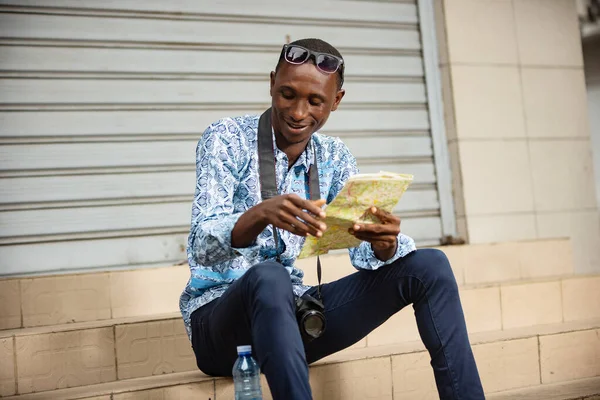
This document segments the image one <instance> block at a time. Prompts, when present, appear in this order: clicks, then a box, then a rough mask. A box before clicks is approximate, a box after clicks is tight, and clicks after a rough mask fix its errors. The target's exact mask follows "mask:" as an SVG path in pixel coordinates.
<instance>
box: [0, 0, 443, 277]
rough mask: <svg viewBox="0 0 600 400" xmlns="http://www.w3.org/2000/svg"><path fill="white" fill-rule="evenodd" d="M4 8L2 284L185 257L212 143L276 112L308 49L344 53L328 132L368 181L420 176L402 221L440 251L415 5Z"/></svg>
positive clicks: (220, 2)
mask: <svg viewBox="0 0 600 400" xmlns="http://www.w3.org/2000/svg"><path fill="white" fill-rule="evenodd" d="M0 6H2V7H1V8H0V38H1V40H0V42H1V43H0V193H2V195H1V197H0V275H1V274H23V273H33V272H50V271H59V270H63V271H64V270H86V269H93V268H100V269H102V268H113V267H126V266H150V265H158V264H169V263H173V262H176V261H180V260H183V259H184V258H185V240H186V236H187V231H188V229H189V220H190V209H191V199H192V195H193V191H194V187H195V173H194V161H195V148H196V143H197V141H198V139H199V138H200V136H201V134H202V132H203V131H204V130H205V129H206V127H207V126H208V125H209V124H211V123H213V122H215V121H216V120H218V119H220V118H223V117H232V116H239V115H244V114H258V113H260V112H262V111H263V110H264V109H265V108H266V107H268V104H269V103H270V98H269V95H268V88H269V84H268V75H269V72H270V71H271V70H272V69H274V67H275V64H276V63H277V58H278V56H279V50H280V48H281V46H282V44H283V43H285V42H286V41H288V40H295V39H298V38H301V37H320V38H323V39H325V40H327V41H329V42H331V43H332V44H334V45H335V46H336V47H338V48H340V49H341V51H342V53H343V54H344V56H345V61H346V77H347V80H346V83H345V89H346V91H347V95H346V97H345V98H344V100H343V102H342V105H341V107H340V109H339V110H338V111H336V112H335V113H333V114H332V115H331V117H330V119H329V121H328V123H327V125H326V127H325V129H324V130H323V133H326V134H332V135H335V136H340V137H341V138H342V139H343V141H344V142H345V143H346V144H347V145H348V147H349V148H350V149H351V151H352V152H353V153H354V155H355V156H356V157H357V159H358V163H359V167H360V168H361V170H362V171H363V172H376V171H379V170H386V171H393V172H404V173H413V174H414V175H415V182H414V185H413V186H412V187H411V189H409V191H408V192H407V193H406V194H405V195H404V197H403V199H402V201H401V203H400V204H399V205H398V208H397V209H396V210H395V212H397V213H398V214H399V215H401V216H402V217H403V222H402V228H403V231H404V232H405V233H407V234H409V235H411V236H413V237H414V238H415V239H416V240H417V241H418V242H420V243H427V244H431V243H436V242H437V241H439V239H440V237H441V235H442V231H441V220H440V202H439V194H438V193H437V190H436V184H437V182H436V176H437V173H436V170H435V167H434V155H433V151H432V140H431V135H430V132H429V130H430V121H429V115H428V111H427V110H428V104H427V101H428V99H427V93H426V86H425V82H426V79H425V77H424V69H423V61H422V57H421V42H420V33H419V26H418V22H419V21H418V16H417V6H416V4H415V3H414V2H408V1H403V2H395V1H394V2H392V1H347V0H323V1H321V0H307V2H304V3H303V6H302V7H298V6H297V4H296V3H294V2H286V1H278V0H257V1H255V2H251V4H250V3H249V2H247V1H241V0H216V1H211V2H204V1H200V2H199V1H194V0H174V1H161V0H145V1H137V0H20V1H17V0H14V1H10V0H0ZM82 255H85V257H83V256H82Z"/></svg>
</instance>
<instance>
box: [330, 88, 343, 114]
mask: <svg viewBox="0 0 600 400" xmlns="http://www.w3.org/2000/svg"><path fill="white" fill-rule="evenodd" d="M345 94H346V91H345V90H344V89H340V90H338V92H337V94H336V95H335V100H334V101H333V105H332V106H331V111H335V110H337V108H338V107H339V105H340V102H341V101H342V98H343V97H344V95H345Z"/></svg>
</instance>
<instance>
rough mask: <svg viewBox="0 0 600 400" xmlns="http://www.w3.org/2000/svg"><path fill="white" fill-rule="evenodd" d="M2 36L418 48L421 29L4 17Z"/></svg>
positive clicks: (8, 15) (49, 16)
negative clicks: (306, 41) (306, 40)
mask: <svg viewBox="0 0 600 400" xmlns="http://www.w3.org/2000/svg"><path fill="white" fill-rule="evenodd" d="M0 37H4V38H8V39H45V40H49V39H52V40H69V41H74V40H77V41H81V40H85V41H111V42H141V43H154V44H157V43H160V44H187V45H191V44H204V45H206V44H211V45H232V44H234V45H236V46H239V45H247V46H277V47H280V46H281V45H282V43H285V41H286V38H287V37H290V38H292V40H295V39H300V38H303V37H319V38H322V39H324V40H326V41H329V42H332V43H336V46H337V47H341V48H348V47H350V48H352V47H359V48H373V49H398V50H401V49H402V50H418V49H419V33H418V31H417V30H403V29H377V28H356V27H343V26H341V27H337V26H331V27H328V26H310V25H291V24H285V23H277V21H273V23H269V24H262V23H258V24H257V23H245V22H238V23H235V26H234V25H232V22H228V21H220V22H215V21H188V20H170V19H154V20H152V19H146V18H144V19H140V18H97V17H79V16H64V15H37V14H30V15H21V14H2V15H0Z"/></svg>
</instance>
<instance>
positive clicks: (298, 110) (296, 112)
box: [290, 101, 308, 122]
mask: <svg viewBox="0 0 600 400" xmlns="http://www.w3.org/2000/svg"><path fill="white" fill-rule="evenodd" d="M307 113H308V107H307V105H306V103H305V102H304V101H297V102H295V103H294V105H293V106H292V107H291V109H290V118H292V119H293V120H294V121H296V122H299V121H302V120H303V119H304V118H306V114H307Z"/></svg>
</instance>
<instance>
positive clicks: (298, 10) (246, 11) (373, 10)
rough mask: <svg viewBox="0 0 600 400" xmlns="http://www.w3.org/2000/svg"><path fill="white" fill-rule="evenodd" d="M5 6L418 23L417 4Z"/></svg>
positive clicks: (70, 0) (59, 1) (0, 0)
mask: <svg viewBox="0 0 600 400" xmlns="http://www.w3.org/2000/svg"><path fill="white" fill-rule="evenodd" d="M0 4H2V5H15V6H28V7H34V6H37V7H60V8H67V9H68V8H72V9H90V10H113V11H121V10H125V11H142V12H144V13H147V12H155V13H176V14H177V15H181V14H204V15H215V14H217V15H223V16H246V17H260V18H266V17H270V18H278V19H279V18H286V19H291V20H294V19H313V20H318V19H329V20H331V19H333V20H346V21H352V20H355V21H358V22H378V23H382V22H387V23H413V24H414V23H417V8H416V6H415V5H414V4H407V3H393V2H364V3H361V2H358V1H323V0H304V1H303V2H302V7H293V8H292V6H293V5H296V3H294V2H292V3H290V2H289V1H287V2H286V1H280V0H254V1H252V7H244V6H243V3H240V1H239V0H212V1H198V0H179V1H164V0H144V1H140V0H0Z"/></svg>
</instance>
